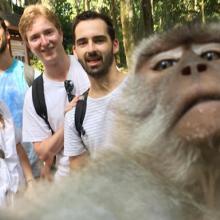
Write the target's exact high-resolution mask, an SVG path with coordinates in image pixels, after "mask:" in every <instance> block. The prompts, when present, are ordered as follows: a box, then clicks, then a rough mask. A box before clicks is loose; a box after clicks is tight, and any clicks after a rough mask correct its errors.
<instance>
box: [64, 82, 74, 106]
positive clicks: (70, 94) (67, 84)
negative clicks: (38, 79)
mask: <svg viewBox="0 0 220 220" xmlns="http://www.w3.org/2000/svg"><path fill="white" fill-rule="evenodd" d="M64 87H65V90H66V94H67V97H68V100H69V102H71V101H72V99H73V98H74V97H75V95H74V94H73V92H74V91H73V89H74V84H73V81H72V80H65V81H64Z"/></svg>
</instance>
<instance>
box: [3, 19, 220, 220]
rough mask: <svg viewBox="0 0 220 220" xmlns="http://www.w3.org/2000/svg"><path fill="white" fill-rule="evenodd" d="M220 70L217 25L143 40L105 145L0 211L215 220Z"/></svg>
mask: <svg viewBox="0 0 220 220" xmlns="http://www.w3.org/2000/svg"><path fill="white" fill-rule="evenodd" d="M219 69H220V26H219V23H212V24H206V25H205V24H192V25H186V26H180V27H175V28H173V29H171V30H169V31H167V32H165V33H159V34H155V35H153V36H152V37H150V38H148V39H144V40H143V41H142V42H141V43H140V44H139V46H137V49H136V50H135V52H134V55H133V67H132V68H131V69H130V71H129V72H130V73H129V75H128V76H127V78H126V79H125V81H124V82H123V83H122V85H121V88H120V89H119V90H118V94H117V96H115V97H114V99H113V100H112V103H111V104H110V106H109V112H108V115H107V116H106V117H107V121H110V122H109V124H108V126H107V129H106V133H107V135H106V140H105V145H106V148H105V149H104V150H103V151H102V152H101V151H100V152H99V155H97V158H96V159H95V160H93V161H90V162H89V163H88V164H87V166H86V167H84V168H83V169H82V170H80V171H78V172H77V171H75V172H73V173H72V174H71V175H70V176H69V177H67V178H66V179H64V180H63V182H62V184H58V183H57V184H54V185H52V186H51V185H47V184H46V183H39V185H41V186H39V191H37V195H38V196H36V197H35V199H31V200H28V199H27V198H26V199H23V198H21V200H20V201H19V202H17V207H15V208H14V210H12V211H11V210H10V212H7V210H3V211H1V212H0V213H1V216H0V218H1V217H2V218H3V219H5V220H11V219H13V220H20V219H22V220H27V219H29V218H30V216H31V219H33V220H35V219H55V220H56V219H57V220H58V219H62V218H65V219H77V220H78V219H85V220H87V219H90V220H93V219H96V220H99V219H110V220H115V219H122V220H130V219H131V220H133V219H147V220H174V219H175V220H176V219H178V220H194V219H203V220H217V219H219V217H220V216H219V212H218V206H219V204H220V201H219V198H220V195H219V188H220V182H219V174H220V168H219V165H220V151H219V150H220V148H219V143H220V132H219V130H220V123H219V121H218V120H219V118H220V117H219V116H220V115H219V114H220V102H219V101H220V86H219V82H220V74H219ZM36 188H38V187H36ZM36 190H37V189H36ZM39 195H40V196H39ZM37 197H40V198H37ZM24 207H25V208H24Z"/></svg>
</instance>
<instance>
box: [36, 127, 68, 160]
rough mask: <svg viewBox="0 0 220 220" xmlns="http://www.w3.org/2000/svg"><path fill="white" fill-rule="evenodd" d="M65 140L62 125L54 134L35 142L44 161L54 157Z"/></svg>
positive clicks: (37, 151)
mask: <svg viewBox="0 0 220 220" xmlns="http://www.w3.org/2000/svg"><path fill="white" fill-rule="evenodd" d="M63 142H64V129H63V127H61V128H60V129H58V130H57V131H56V132H55V133H54V134H53V135H52V136H50V137H48V138H47V139H45V140H43V141H41V142H34V149H35V151H36V153H37V154H38V156H39V158H40V159H41V160H43V161H46V160H48V159H50V158H51V157H54V156H55V155H56V154H57V153H58V152H59V151H60V150H61V149H62V148H63Z"/></svg>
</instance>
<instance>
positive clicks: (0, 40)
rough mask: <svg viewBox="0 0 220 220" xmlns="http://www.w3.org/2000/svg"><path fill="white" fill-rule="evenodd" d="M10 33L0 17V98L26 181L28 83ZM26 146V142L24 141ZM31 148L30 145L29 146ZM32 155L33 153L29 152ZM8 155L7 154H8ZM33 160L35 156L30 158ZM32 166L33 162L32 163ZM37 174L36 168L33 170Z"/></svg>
mask: <svg viewBox="0 0 220 220" xmlns="http://www.w3.org/2000/svg"><path fill="white" fill-rule="evenodd" d="M9 40H10V35H9V32H8V29H7V26H6V24H5V22H4V20H3V18H1V17H0V100H1V101H3V102H4V103H5V104H6V105H7V107H8V109H9V110H10V112H11V115H12V118H13V123H14V125H15V132H16V148H17V151H18V155H19V158H20V161H21V165H22V167H23V171H24V175H25V178H26V182H27V183H30V184H31V181H32V180H33V175H32V170H31V166H30V163H29V160H28V157H27V154H26V152H25V150H24V147H23V146H24V143H22V140H21V128H22V109H23V102H24V96H25V92H26V90H27V89H28V83H27V82H26V80H25V73H24V63H23V62H21V61H19V60H16V59H14V58H13V57H12V56H11V53H10V49H9ZM26 147H28V143H26ZM29 147H30V148H31V146H29ZM30 151H31V149H30V150H29V153H30ZM30 155H32V156H33V154H30ZM8 156H9V155H8ZM32 159H33V160H32V161H33V162H34V161H36V158H34V156H33V158H32ZM33 167H34V163H33ZM35 171H36V173H35V175H37V170H35Z"/></svg>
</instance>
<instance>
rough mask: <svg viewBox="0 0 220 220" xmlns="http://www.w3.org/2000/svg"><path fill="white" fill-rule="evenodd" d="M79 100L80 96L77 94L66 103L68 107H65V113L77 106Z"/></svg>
mask: <svg viewBox="0 0 220 220" xmlns="http://www.w3.org/2000/svg"><path fill="white" fill-rule="evenodd" d="M78 100H79V96H75V97H74V98H73V100H72V101H71V102H69V103H68V104H67V105H66V108H65V111H64V115H65V114H66V113H67V112H68V111H70V110H71V109H72V108H73V107H75V106H76V103H77V101H78Z"/></svg>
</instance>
